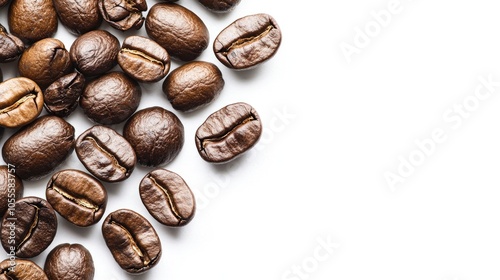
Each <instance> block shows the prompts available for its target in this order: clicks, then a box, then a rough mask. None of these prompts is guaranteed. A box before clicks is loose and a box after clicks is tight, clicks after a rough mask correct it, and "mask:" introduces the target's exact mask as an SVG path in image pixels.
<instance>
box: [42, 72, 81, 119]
mask: <svg viewBox="0 0 500 280" xmlns="http://www.w3.org/2000/svg"><path fill="white" fill-rule="evenodd" d="M84 86H85V77H84V76H83V75H82V74H81V73H78V72H73V73H70V74H68V75H65V76H62V77H61V78H59V79H57V80H56V81H54V82H53V83H52V84H50V86H49V87H47V89H45V91H44V92H43V96H44V101H45V102H44V106H45V109H46V110H47V112H49V113H50V114H52V115H56V116H58V117H62V118H63V117H67V116H69V115H70V114H71V113H72V112H73V111H74V110H75V109H76V107H78V100H79V99H80V96H81V95H82V92H83V88H84Z"/></svg>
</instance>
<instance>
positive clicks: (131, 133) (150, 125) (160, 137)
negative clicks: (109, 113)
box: [123, 107, 184, 166]
mask: <svg viewBox="0 0 500 280" xmlns="http://www.w3.org/2000/svg"><path fill="white" fill-rule="evenodd" d="M123 136H124V137H125V139H127V140H128V141H129V143H130V144H131V145H132V147H133V148H134V151H135V154H136V155H137V162H138V163H139V164H141V165H145V166H159V165H163V164H167V163H169V162H171V161H172V160H174V158H175V157H176V156H177V155H178V154H179V152H180V151H181V149H182V146H183V145H184V126H183V125H182V123H181V121H180V120H179V118H178V117H177V116H176V115H175V114H174V113H172V112H170V111H168V110H165V109H163V108H161V107H150V108H146V109H142V110H140V111H138V112H136V113H135V114H134V115H133V116H132V117H130V119H128V120H127V122H126V123H125V126H124V128H123Z"/></svg>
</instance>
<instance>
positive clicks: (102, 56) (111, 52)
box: [69, 30, 120, 76]
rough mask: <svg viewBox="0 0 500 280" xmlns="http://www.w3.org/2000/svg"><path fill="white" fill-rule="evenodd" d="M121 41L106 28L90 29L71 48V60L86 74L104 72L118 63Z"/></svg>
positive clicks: (92, 74) (93, 74)
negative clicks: (117, 57)
mask: <svg viewBox="0 0 500 280" xmlns="http://www.w3.org/2000/svg"><path fill="white" fill-rule="evenodd" d="M119 51H120V42H119V41H118V39H117V38H116V37H115V36H114V35H113V34H111V33H109V32H108V31H106V30H93V31H89V32H87V33H85V34H83V35H81V36H80V37H78V38H76V40H75V41H74V42H73V44H72V45H71V48H70V49H69V55H70V58H71V61H72V62H73V64H74V65H75V67H76V68H77V69H78V71H80V72H81V73H82V74H83V75H85V76H97V75H101V74H104V73H106V72H108V71H109V70H111V68H113V67H115V66H116V64H117V61H116V56H117V55H118V52H119Z"/></svg>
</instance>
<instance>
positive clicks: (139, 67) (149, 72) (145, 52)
mask: <svg viewBox="0 0 500 280" xmlns="http://www.w3.org/2000/svg"><path fill="white" fill-rule="evenodd" d="M118 64H119V65H120V67H121V68H122V69H123V71H124V72H125V73H127V74H128V75H129V76H131V77H132V78H134V79H136V80H137V81H139V82H143V83H153V82H157V81H159V80H161V79H163V78H164V77H165V76H166V75H167V73H168V71H169V70H170V56H169V55H168V53H167V51H166V50H165V49H164V48H163V47H162V46H160V45H159V44H158V43H156V42H155V41H153V40H151V39H149V38H146V37H141V36H130V37H127V38H126V39H125V40H124V41H123V45H122V48H121V50H120V52H119V53H118Z"/></svg>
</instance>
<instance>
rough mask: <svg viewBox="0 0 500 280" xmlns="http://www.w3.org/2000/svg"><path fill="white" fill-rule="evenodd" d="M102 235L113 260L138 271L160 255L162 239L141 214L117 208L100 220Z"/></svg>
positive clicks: (153, 263)
mask: <svg viewBox="0 0 500 280" xmlns="http://www.w3.org/2000/svg"><path fill="white" fill-rule="evenodd" d="M102 235H103V237H104V241H105V242H106V245H107V246H108V248H109V250H110V251H111V254H112V255H113V258H114V259H115V261H116V262H117V263H118V265H120V267H121V268H122V269H124V270H125V271H127V272H129V273H132V274H138V273H142V272H145V271H147V270H149V269H151V268H152V267H154V266H155V265H156V264H157V263H158V261H159V260H160V257H161V252H162V250H161V242H160V238H159V237H158V235H157V234H156V231H155V229H154V228H153V226H152V225H151V224H150V223H149V222H148V220H146V218H144V217H143V216H141V215H140V214H138V213H136V212H134V211H132V210H128V209H120V210H117V211H115V212H112V213H111V214H109V215H108V217H107V218H106V219H105V220H104V222H103V224H102Z"/></svg>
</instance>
